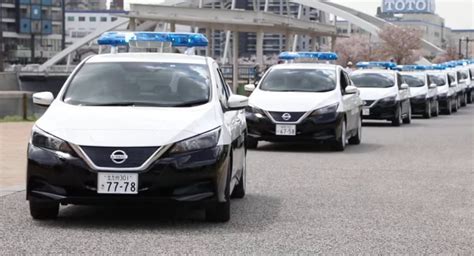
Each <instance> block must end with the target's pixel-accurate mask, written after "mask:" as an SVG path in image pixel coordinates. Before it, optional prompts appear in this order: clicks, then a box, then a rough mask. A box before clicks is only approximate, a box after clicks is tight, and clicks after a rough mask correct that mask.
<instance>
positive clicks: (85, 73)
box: [63, 62, 211, 107]
mask: <svg viewBox="0 0 474 256" xmlns="http://www.w3.org/2000/svg"><path fill="white" fill-rule="evenodd" d="M210 91H211V88H210V75H209V69H208V68H207V66H206V65H200V64H183V63H150V62H146V63H139V62H120V63H86V64H85V65H84V66H83V67H82V68H81V69H80V70H79V71H78V72H77V73H76V75H75V76H74V77H73V79H72V81H71V82H70V83H69V85H68V87H67V90H66V93H65V94H64V98H63V100H64V102H66V103H68V104H72V105H94V106H115V105H118V106H122V105H134V106H161V107H181V106H192V105H200V104H204V103H207V102H208V101H209V99H210Z"/></svg>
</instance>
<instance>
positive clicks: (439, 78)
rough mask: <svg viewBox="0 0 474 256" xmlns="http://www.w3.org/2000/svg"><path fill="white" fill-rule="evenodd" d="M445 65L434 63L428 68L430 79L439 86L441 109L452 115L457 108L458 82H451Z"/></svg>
mask: <svg viewBox="0 0 474 256" xmlns="http://www.w3.org/2000/svg"><path fill="white" fill-rule="evenodd" d="M445 69H446V67H444V66H443V65H433V66H431V67H429V68H428V71H427V74H428V78H429V80H430V81H431V82H432V83H434V84H436V85H437V86H438V105H439V109H440V111H443V112H444V113H446V114H447V115H451V113H452V112H453V111H454V110H457V95H456V88H455V87H456V84H452V83H450V82H449V77H448V73H447V72H446V71H445Z"/></svg>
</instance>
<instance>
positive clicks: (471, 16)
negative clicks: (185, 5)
mask: <svg viewBox="0 0 474 256" xmlns="http://www.w3.org/2000/svg"><path fill="white" fill-rule="evenodd" d="M331 1H333V2H336V3H338V4H343V5H346V6H348V7H351V8H354V9H356V10H359V11H362V12H365V13H368V14H372V15H375V13H376V12H377V7H378V6H380V4H381V3H382V0H331ZM160 2H162V0H125V4H129V3H150V4H159V3H160ZM436 13H438V14H439V15H440V16H442V17H443V18H445V19H446V26H448V27H450V28H453V29H474V0H436Z"/></svg>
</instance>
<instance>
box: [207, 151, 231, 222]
mask: <svg viewBox="0 0 474 256" xmlns="http://www.w3.org/2000/svg"><path fill="white" fill-rule="evenodd" d="M227 168H228V170H227V180H226V188H225V192H224V193H225V195H224V197H225V202H215V203H213V204H211V205H209V206H207V207H206V220H207V221H212V222H227V221H229V220H230V196H229V194H230V192H229V191H230V177H231V176H232V155H231V156H230V158H229V166H228V167H227Z"/></svg>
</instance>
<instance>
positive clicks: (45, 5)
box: [0, 0, 64, 64]
mask: <svg viewBox="0 0 474 256" xmlns="http://www.w3.org/2000/svg"><path fill="white" fill-rule="evenodd" d="M0 9H1V15H0V16H1V19H0V20H1V23H0V24H1V31H2V39H3V40H2V42H1V43H2V45H1V48H2V53H3V57H4V61H5V62H7V63H13V64H15V63H21V64H27V63H42V62H44V61H45V60H47V59H48V58H51V57H52V56H54V55H55V54H56V53H58V52H59V51H61V50H62V49H63V47H64V5H63V0H21V1H17V0H2V2H1V4H0Z"/></svg>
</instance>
